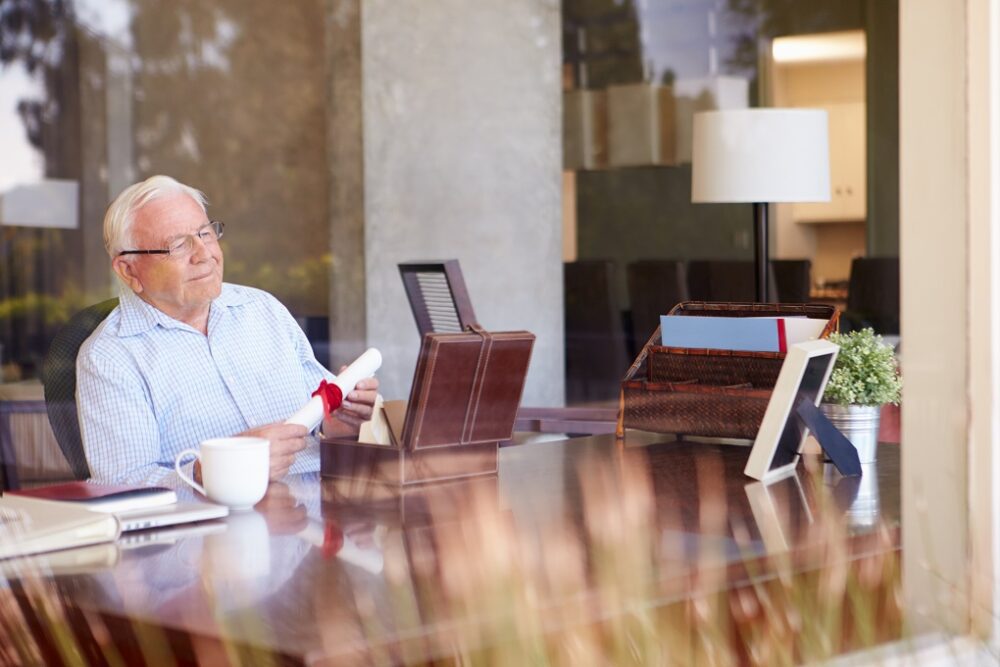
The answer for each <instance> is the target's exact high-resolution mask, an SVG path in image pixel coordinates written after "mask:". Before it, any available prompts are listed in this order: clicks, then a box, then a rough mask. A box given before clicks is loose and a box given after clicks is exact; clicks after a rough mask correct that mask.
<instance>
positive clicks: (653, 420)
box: [618, 301, 840, 438]
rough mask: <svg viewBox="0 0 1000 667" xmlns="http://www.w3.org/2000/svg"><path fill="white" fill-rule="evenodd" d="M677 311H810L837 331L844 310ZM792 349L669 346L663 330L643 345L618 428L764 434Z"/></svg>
mask: <svg viewBox="0 0 1000 667" xmlns="http://www.w3.org/2000/svg"><path fill="white" fill-rule="evenodd" d="M670 314H671V315H691V316H699V317H766V316H783V315H785V316H788V315H792V316H794V315H804V316H806V317H809V318H814V319H823V320H826V321H827V324H826V326H825V327H824V328H823V332H822V334H821V337H822V338H826V337H827V336H828V335H829V334H830V333H831V332H833V331H834V330H836V328H837V322H838V318H839V316H840V314H839V312H838V311H837V309H836V308H834V307H833V306H825V305H820V304H773V303H709V302H703V301H688V302H685V303H680V304H677V306H675V307H674V308H673V310H671V311H670ZM784 360H785V354H784V353H781V352H737V351H730V350H699V349H689V348H675V347H663V346H662V345H660V329H659V327H657V329H656V331H655V332H654V333H653V335H652V336H651V337H650V339H649V341H648V342H647V343H646V344H645V345H644V346H643V348H642V351H641V352H640V353H639V356H638V357H637V358H636V360H635V361H634V362H633V363H632V366H631V367H629V369H628V372H627V373H626V374H625V378H624V379H623V380H622V391H621V400H620V404H619V411H618V434H619V436H621V435H623V434H624V429H625V428H637V429H642V430H645V431H654V432H657V433H678V434H683V435H699V436H712V437H726V438H753V437H755V436H756V435H757V431H758V429H759V428H760V423H761V420H762V419H763V418H764V411H765V410H766V409H767V402H768V400H770V398H771V390H772V389H773V388H774V383H775V381H776V380H777V378H778V373H779V371H780V370H781V364H782V363H783V362H784Z"/></svg>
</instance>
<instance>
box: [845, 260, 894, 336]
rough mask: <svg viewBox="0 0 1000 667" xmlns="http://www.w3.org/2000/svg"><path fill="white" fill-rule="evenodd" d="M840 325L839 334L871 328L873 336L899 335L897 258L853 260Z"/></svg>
mask: <svg viewBox="0 0 1000 667" xmlns="http://www.w3.org/2000/svg"><path fill="white" fill-rule="evenodd" d="M840 323H841V330H842V331H851V330H854V329H863V328H865V327H871V328H872V329H874V330H875V333H877V334H884V335H898V334H899V258H898V257H856V258H854V260H853V261H852V262H851V281H850V284H849V286H848V288H847V310H846V311H845V312H844V314H843V315H842V316H841V318H840Z"/></svg>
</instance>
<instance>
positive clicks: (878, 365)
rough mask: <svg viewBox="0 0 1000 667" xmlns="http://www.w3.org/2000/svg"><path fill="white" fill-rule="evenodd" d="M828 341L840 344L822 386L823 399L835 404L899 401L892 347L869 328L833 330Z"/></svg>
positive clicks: (897, 380) (897, 367) (900, 382)
mask: <svg viewBox="0 0 1000 667" xmlns="http://www.w3.org/2000/svg"><path fill="white" fill-rule="evenodd" d="M830 342H831V343H834V344H836V345H839V346H840V353H839V354H838V355H837V363H836V365H834V367H833V373H832V374H831V375H830V381H829V382H828V383H827V385H826V391H825V392H824V394H823V400H824V401H826V402H827V403H835V404H837V405H869V406H872V405H884V404H886V403H895V404H898V403H899V395H900V390H901V389H902V380H901V379H900V377H899V366H898V364H897V363H896V355H895V353H894V351H893V349H892V346H891V345H889V344H888V343H885V342H884V341H883V340H882V337H881V336H878V335H876V334H875V332H874V331H873V330H872V329H871V328H867V329H861V330H859V331H851V332H849V333H834V334H831V335H830Z"/></svg>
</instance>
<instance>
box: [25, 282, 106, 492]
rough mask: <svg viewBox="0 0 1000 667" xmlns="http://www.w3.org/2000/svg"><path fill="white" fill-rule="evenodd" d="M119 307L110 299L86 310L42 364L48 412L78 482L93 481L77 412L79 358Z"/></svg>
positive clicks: (69, 324)
mask: <svg viewBox="0 0 1000 667" xmlns="http://www.w3.org/2000/svg"><path fill="white" fill-rule="evenodd" d="M116 306H118V299H117V298H114V299H108V300H107V301H102V302H101V303H97V304H94V305H93V306H89V307H87V308H84V309H83V310H81V311H80V312H79V313H77V314H76V315H74V316H73V317H71V318H70V320H69V322H67V324H66V326H65V327H63V329H62V330H61V331H60V332H59V333H58V334H56V337H55V338H54V339H53V340H52V345H50V346H49V353H48V354H47V355H46V357H45V362H44V363H43V364H42V384H43V385H44V387H45V408H46V410H47V411H48V413H49V423H50V424H51V425H52V431H53V433H55V436H56V442H58V443H59V448H60V449H61V450H62V452H63V456H65V457H66V460H67V461H68V462H69V466H70V469H71V470H72V471H73V476H74V477H76V478H77V479H87V478H88V477H90V467H89V466H88V465H87V457H86V456H85V455H84V453H83V439H82V438H81V436H80V420H79V418H78V417H77V412H76V356H77V354H78V353H79V351H80V346H81V345H83V341H85V340H87V338H88V337H89V336H90V334H92V333H93V332H94V329H96V328H97V325H99V324H100V323H101V322H103V321H104V319H105V318H106V317H107V316H108V314H109V313H110V312H111V311H112V310H114V309H115V307H116Z"/></svg>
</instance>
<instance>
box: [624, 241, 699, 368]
mask: <svg viewBox="0 0 1000 667" xmlns="http://www.w3.org/2000/svg"><path fill="white" fill-rule="evenodd" d="M626 278H627V279H628V298H629V305H630V308H631V311H632V336H633V339H634V340H633V343H632V352H633V356H635V353H636V352H637V351H638V350H639V349H641V348H642V346H643V345H645V344H646V341H647V340H648V339H649V337H650V336H652V335H653V332H654V331H656V327H658V326H660V315H666V314H667V313H669V312H670V309H671V308H673V307H674V306H676V305H677V304H678V303H680V302H681V301H687V300H688V298H689V297H688V284H687V270H686V267H685V265H684V262H678V261H675V260H667V259H643V260H639V261H637V262H632V263H631V264H629V265H628V268H627V269H626Z"/></svg>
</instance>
